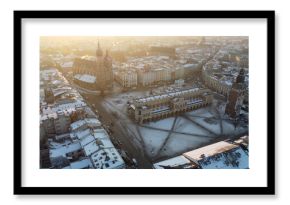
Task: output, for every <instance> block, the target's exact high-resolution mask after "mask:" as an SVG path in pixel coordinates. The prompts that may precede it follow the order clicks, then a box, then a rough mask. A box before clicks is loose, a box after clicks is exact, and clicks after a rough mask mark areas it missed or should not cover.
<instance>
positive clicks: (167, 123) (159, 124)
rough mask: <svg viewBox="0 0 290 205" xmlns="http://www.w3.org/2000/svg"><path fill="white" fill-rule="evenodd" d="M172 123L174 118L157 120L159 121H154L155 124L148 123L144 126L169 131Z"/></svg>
mask: <svg viewBox="0 0 290 205" xmlns="http://www.w3.org/2000/svg"><path fill="white" fill-rule="evenodd" d="M173 121H174V117H170V118H166V119H163V120H159V121H156V122H149V123H147V124H145V125H148V126H150V127H155V128H161V129H166V130H170V129H171V127H172V124H173Z"/></svg>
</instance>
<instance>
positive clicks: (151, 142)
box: [140, 128, 168, 156]
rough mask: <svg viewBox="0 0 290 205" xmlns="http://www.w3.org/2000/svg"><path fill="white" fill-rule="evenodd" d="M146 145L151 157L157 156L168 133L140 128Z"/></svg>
mask: <svg viewBox="0 0 290 205" xmlns="http://www.w3.org/2000/svg"><path fill="white" fill-rule="evenodd" d="M140 131H141V134H142V136H143V141H144V143H145V147H146V149H147V150H146V151H147V154H148V155H149V156H155V155H156V154H157V152H158V150H159V148H160V147H161V146H162V144H163V143H164V141H165V140H166V138H167V135H168V132H164V131H159V130H151V129H147V128H140Z"/></svg>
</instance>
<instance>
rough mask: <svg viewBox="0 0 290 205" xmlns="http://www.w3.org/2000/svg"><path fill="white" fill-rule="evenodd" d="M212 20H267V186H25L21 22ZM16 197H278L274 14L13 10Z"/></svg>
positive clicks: (264, 12)
mask: <svg viewBox="0 0 290 205" xmlns="http://www.w3.org/2000/svg"><path fill="white" fill-rule="evenodd" d="M33 18H38V19H48V18H51V19H55V18H80V19H83V18H137V19H138V18H143V19H144V18H211V19H227V18H231V19H266V20H267V82H268V84H267V186H266V187H23V186H22V168H21V166H22V160H21V157H22V149H21V144H22V138H21V136H22V133H21V130H22V129H21V128H22V121H21V116H22V114H21V106H22V105H21V102H22V100H21V99H22V96H23V93H22V92H21V90H22V86H21V85H22V84H21V83H22V77H21V76H22V73H23V72H25V71H23V70H22V66H21V62H22V57H21V56H22V54H21V49H22V41H21V39H22V30H21V28H22V27H21V26H22V19H33ZM14 194H16V195H39V194H41V195H48V194H54V195H64V194H65V195H80V194H81V195H112V194H113V195H172V194H174V195H208V194H210V195H221V194H222V195H273V194H275V11H14Z"/></svg>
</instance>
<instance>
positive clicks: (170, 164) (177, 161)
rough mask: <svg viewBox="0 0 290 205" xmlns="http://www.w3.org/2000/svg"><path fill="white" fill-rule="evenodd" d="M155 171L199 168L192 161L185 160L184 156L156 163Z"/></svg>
mask: <svg viewBox="0 0 290 205" xmlns="http://www.w3.org/2000/svg"><path fill="white" fill-rule="evenodd" d="M153 166H154V168H155V169H169V168H180V167H182V168H194V167H197V165H196V164H194V163H192V162H191V161H190V160H188V159H187V158H185V157H184V156H182V155H181V156H177V157H173V158H170V159H167V160H164V161H161V162H158V163H155V164H154V165H153Z"/></svg>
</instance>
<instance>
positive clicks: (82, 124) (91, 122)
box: [70, 118, 101, 131]
mask: <svg viewBox="0 0 290 205" xmlns="http://www.w3.org/2000/svg"><path fill="white" fill-rule="evenodd" d="M100 126H101V122H100V121H99V120H98V119H96V118H86V119H83V120H79V121H76V122H74V123H72V124H71V125H70V129H71V131H77V130H79V129H82V128H84V129H86V128H88V127H90V128H97V127H100Z"/></svg>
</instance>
